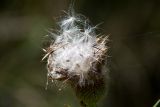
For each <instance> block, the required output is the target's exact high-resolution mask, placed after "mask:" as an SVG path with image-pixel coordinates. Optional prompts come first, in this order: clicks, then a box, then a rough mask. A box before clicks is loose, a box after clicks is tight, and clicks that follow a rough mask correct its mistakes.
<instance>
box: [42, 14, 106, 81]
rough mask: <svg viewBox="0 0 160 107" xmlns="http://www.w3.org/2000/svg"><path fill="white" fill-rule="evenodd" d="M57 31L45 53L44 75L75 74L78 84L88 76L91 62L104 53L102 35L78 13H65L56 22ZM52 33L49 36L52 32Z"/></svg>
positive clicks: (97, 59) (92, 64)
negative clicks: (45, 69)
mask: <svg viewBox="0 0 160 107" xmlns="http://www.w3.org/2000/svg"><path fill="white" fill-rule="evenodd" d="M59 27H60V29H59V33H57V34H55V35H58V36H56V37H55V41H54V43H52V44H51V45H50V46H49V48H48V50H47V54H46V55H45V57H47V56H48V66H47V67H48V76H49V77H51V78H52V79H55V80H57V79H62V78H65V79H69V78H73V77H78V82H79V83H80V84H81V83H83V82H85V81H86V80H87V79H89V78H90V77H89V72H93V73H94V72H97V71H96V70H95V71H94V69H95V68H94V67H95V65H94V64H95V63H100V62H101V61H102V60H103V56H104V55H105V53H106V50H107V48H106V45H105V44H106V39H107V38H101V37H98V36H97V35H96V33H95V28H96V27H92V26H90V25H89V22H88V20H86V18H85V17H84V16H82V15H73V14H71V15H68V16H67V17H66V18H64V19H63V20H62V21H61V22H59ZM55 35H53V36H55Z"/></svg>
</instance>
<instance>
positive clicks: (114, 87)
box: [0, 0, 160, 107]
mask: <svg viewBox="0 0 160 107" xmlns="http://www.w3.org/2000/svg"><path fill="white" fill-rule="evenodd" d="M70 3H71V1H69V0H1V1H0V107H64V104H68V105H71V107H79V102H78V100H77V99H76V97H75V95H74V93H73V92H72V90H71V89H70V88H67V87H64V88H63V87H62V91H58V89H59V87H61V86H59V85H58V87H57V86H56V84H52V83H51V84H50V85H49V86H48V90H45V86H46V80H47V78H46V73H47V70H46V61H43V62H41V58H42V57H43V56H44V53H43V52H42V50H41V49H42V48H43V47H44V46H46V45H47V40H46V37H45V35H46V34H48V33H47V31H46V29H49V28H55V23H56V22H55V20H54V19H55V18H57V17H59V16H60V15H61V14H62V13H63V12H62V10H67V9H68V7H69V4H70ZM75 10H76V11H77V12H78V13H82V14H84V15H85V16H87V17H88V18H89V19H90V20H91V22H92V23H93V24H94V25H96V24H98V23H101V22H103V24H102V25H101V26H100V28H102V30H101V31H102V32H103V33H104V34H106V35H107V34H111V36H110V43H109V47H110V49H109V53H108V54H109V56H111V57H108V61H107V62H108V69H109V81H110V84H109V90H108V94H107V96H105V98H104V99H103V100H102V101H101V102H100V104H99V105H100V107H151V106H152V105H153V104H154V103H155V102H156V101H157V100H158V98H160V1H159V0H75Z"/></svg>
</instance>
